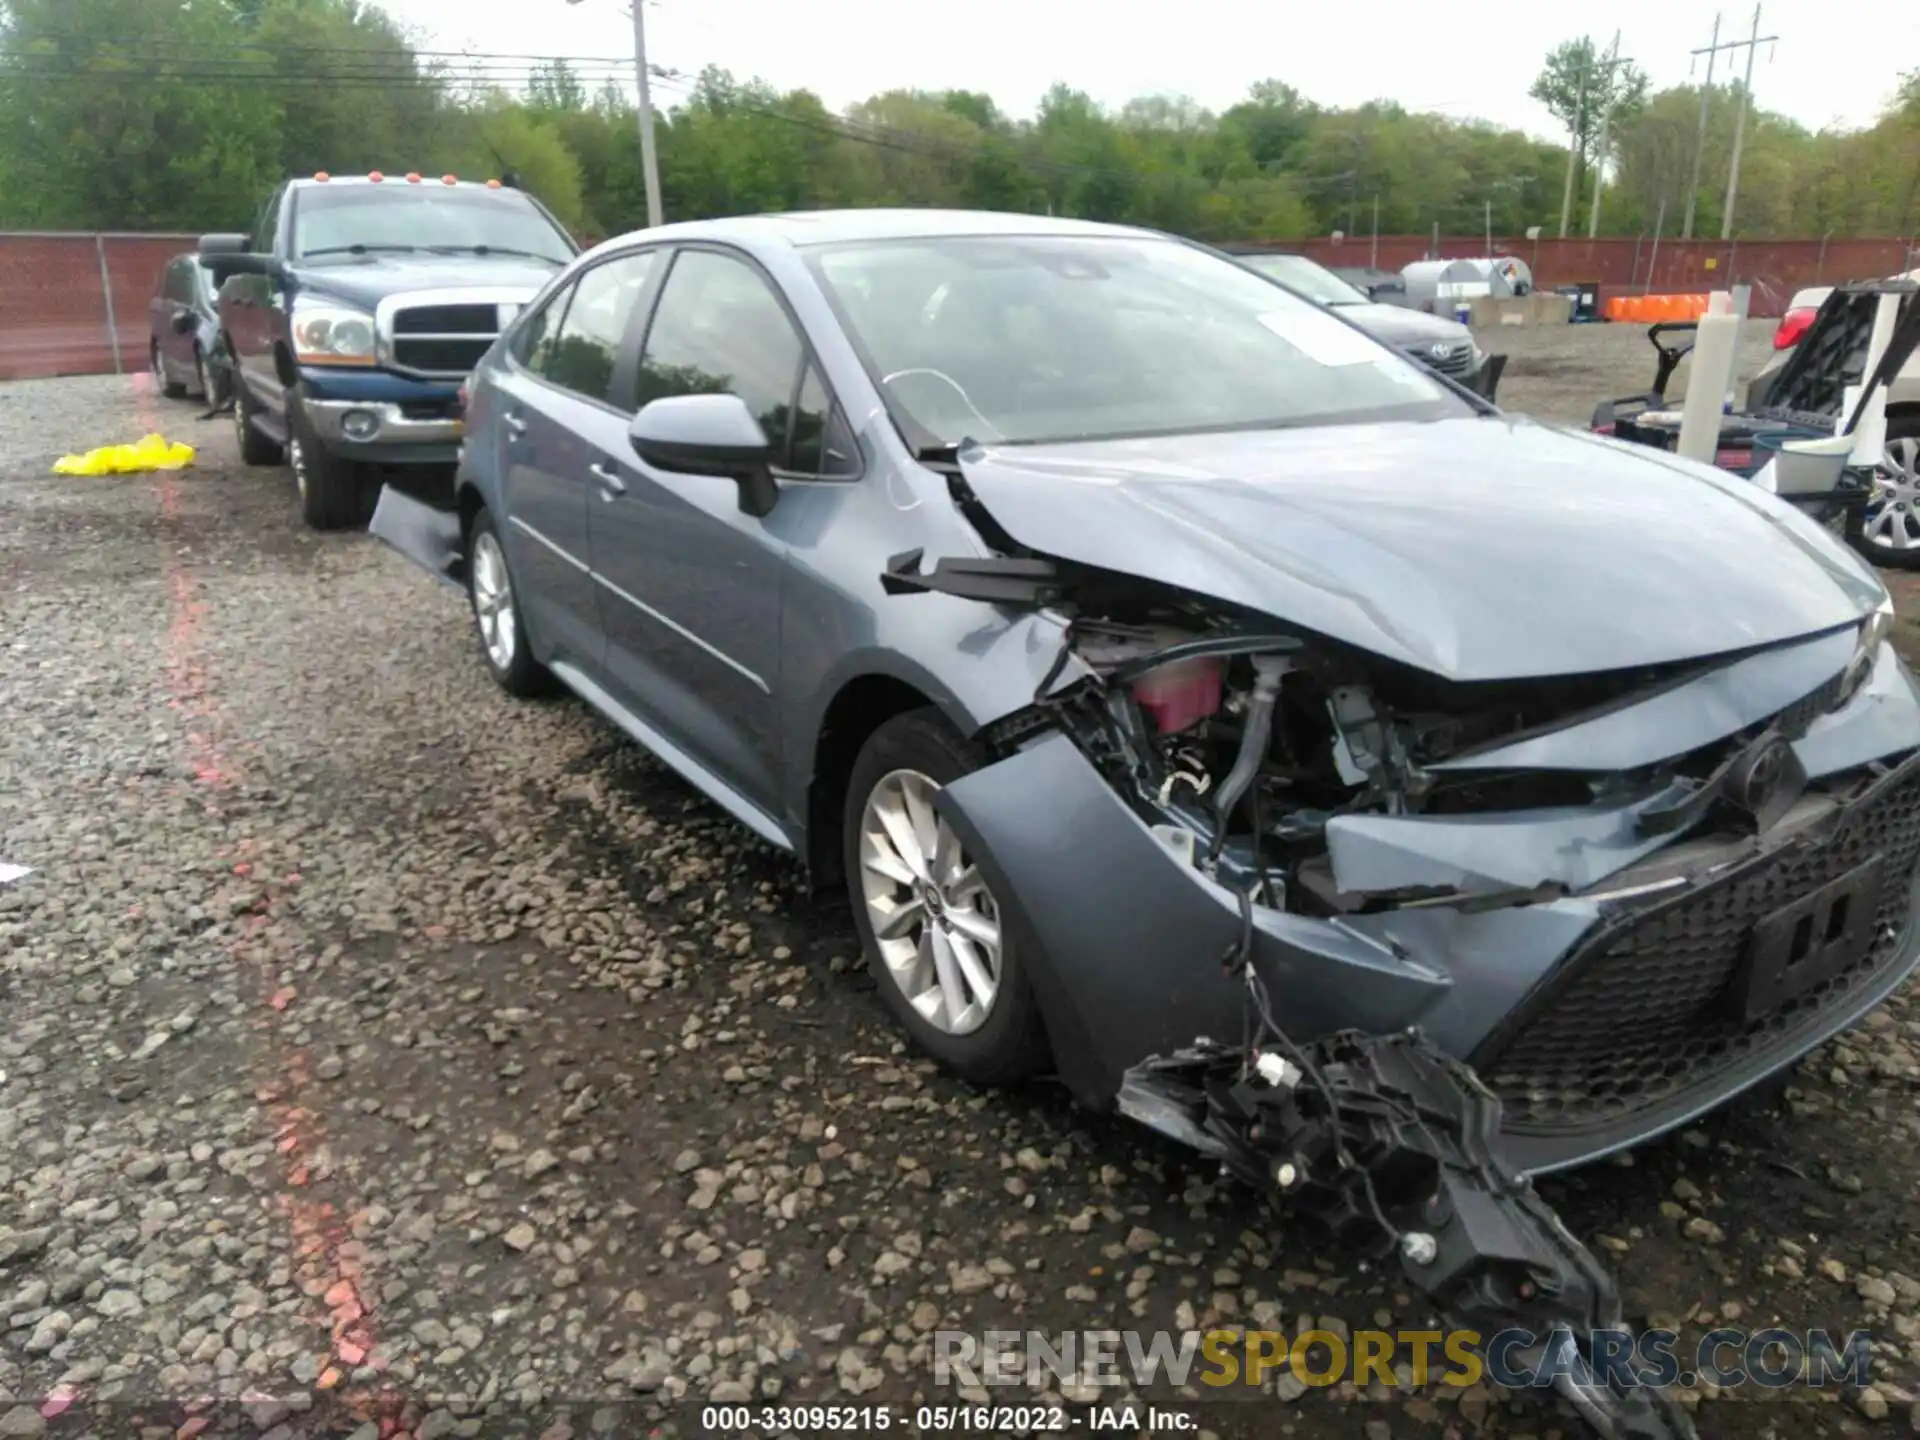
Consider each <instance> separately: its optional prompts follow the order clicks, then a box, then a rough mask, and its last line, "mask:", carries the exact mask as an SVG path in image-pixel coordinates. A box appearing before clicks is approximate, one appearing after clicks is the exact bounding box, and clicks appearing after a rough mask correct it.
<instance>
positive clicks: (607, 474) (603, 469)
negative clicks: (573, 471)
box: [587, 460, 627, 500]
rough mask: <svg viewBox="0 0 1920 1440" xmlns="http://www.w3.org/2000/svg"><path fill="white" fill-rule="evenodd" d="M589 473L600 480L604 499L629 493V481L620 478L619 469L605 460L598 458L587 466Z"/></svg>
mask: <svg viewBox="0 0 1920 1440" xmlns="http://www.w3.org/2000/svg"><path fill="white" fill-rule="evenodd" d="M587 473H588V474H589V475H591V476H593V478H594V479H596V480H598V481H599V482H600V498H601V499H602V500H614V499H617V498H619V497H620V496H622V495H624V494H626V493H627V482H626V481H624V480H622V479H621V478H620V473H619V471H617V470H615V469H614V468H613V467H612V466H611V465H608V464H607V463H605V462H604V461H600V460H596V461H595V462H594V463H593V464H591V465H589V466H588V467H587Z"/></svg>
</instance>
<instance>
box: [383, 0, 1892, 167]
mask: <svg viewBox="0 0 1920 1440" xmlns="http://www.w3.org/2000/svg"><path fill="white" fill-rule="evenodd" d="M382 3H383V4H384V5H385V6H386V8H387V9H388V11H389V12H391V13H392V14H394V15H395V16H396V17H397V18H399V19H401V20H402V21H404V22H407V23H409V24H411V25H412V26H414V27H416V29H417V31H418V33H419V36H420V38H421V40H422V43H423V44H427V45H428V47H429V48H445V49H462V48H471V49H474V50H481V51H493V52H503V53H513V54H542V55H551V54H567V55H593V56H610V57H611V56H619V55H630V54H631V53H632V25H631V22H630V20H629V19H628V18H627V15H626V13H625V6H626V3H627V0H579V3H577V4H568V3H566V0H466V3H465V4H464V5H462V6H460V7H459V9H458V11H457V12H456V11H455V7H453V6H451V5H449V4H447V3H446V0H382ZM1555 9H1556V7H1553V6H1549V5H1524V6H1523V5H1501V6H1494V5H1488V6H1474V7H1463V6H1460V5H1443V4H1438V3H1435V0H1345V3H1339V4H1300V3H1291V4H1274V3H1254V0H940V3H937V4H936V3H931V0H802V3H796V0H648V4H647V11H646V16H647V48H648V52H649V59H651V60H652V62H653V63H654V64H656V65H664V66H668V67H671V68H673V69H676V70H682V71H686V72H688V73H692V72H695V71H698V70H699V69H700V68H701V67H702V66H703V65H708V64H713V65H719V66H722V67H724V68H725V69H728V70H731V71H732V72H733V73H734V74H735V75H737V76H741V77H748V76H759V77H761V78H763V79H766V80H768V81H771V82H772V83H773V84H774V85H776V86H778V87H779V88H781V89H783V90H786V89H793V88H796V87H801V86H804V87H806V88H808V89H811V90H813V91H814V92H815V93H817V94H818V95H820V97H821V98H822V99H824V100H825V101H826V102H827V104H828V105H830V106H832V107H833V108H834V109H836V110H837V109H839V108H841V107H843V106H845V105H847V104H850V103H852V102H853V101H856V100H861V99H865V98H866V97H867V96H868V95H870V94H872V93H873V92H875V91H877V90H883V89H892V88H918V89H929V90H933V89H947V88H958V89H969V90H984V91H986V92H987V93H988V94H990V95H992V96H993V98H994V100H995V101H996V102H997V103H998V104H999V105H1000V106H1001V107H1002V108H1004V109H1006V110H1008V111H1009V112H1011V113H1013V114H1015V115H1020V116H1026V115H1030V114H1032V113H1033V109H1034V107H1035V105H1036V104H1037V102H1038V101H1039V99H1040V97H1041V95H1042V94H1044V93H1045V91H1046V90H1047V88H1048V87H1049V86H1051V85H1052V84H1053V83H1054V82H1055V81H1065V82H1066V83H1067V84H1069V85H1072V86H1074V87H1076V88H1078V89H1081V90H1085V91H1087V92H1088V93H1089V94H1091V95H1092V96H1093V97H1094V98H1095V99H1096V100H1098V101H1100V102H1101V103H1102V104H1105V105H1110V106H1117V105H1119V104H1122V103H1124V102H1125V101H1126V100H1128V99H1131V98H1132V97H1134V96H1136V95H1143V94H1167V95H1186V96H1191V97H1192V98H1193V99H1195V100H1197V101H1199V102H1200V103H1201V104H1202V105H1205V106H1207V107H1208V108H1210V109H1214V110H1221V109H1224V108H1226V107H1227V106H1229V105H1231V104H1233V103H1234V102H1235V101H1237V100H1239V99H1240V98H1241V97H1242V96H1243V95H1244V94H1245V92H1246V89H1247V87H1248V85H1250V84H1252V83H1253V82H1254V81H1256V80H1261V79H1265V78H1268V77H1272V78H1275V79H1278V80H1283V81H1285V82H1287V83H1288V84H1291V85H1293V86H1295V87H1296V88H1297V89H1299V90H1300V91H1301V92H1303V93H1304V94H1305V95H1307V96H1308V97H1309V98H1311V99H1313V100H1316V101H1319V102H1320V103H1322V104H1326V105H1338V106H1347V105H1355V104H1358V103H1360V102H1362V101H1364V100H1368V99H1372V98H1375V97H1378V96H1392V97H1393V98H1395V99H1397V100H1399V101H1400V103H1401V104H1403V105H1405V106H1406V107H1408V108H1409V109H1414V110H1434V111H1439V112H1441V113H1444V114H1447V115H1451V116H1458V117H1461V118H1467V117H1472V116H1478V117H1481V118H1484V119H1487V120H1492V121H1495V122H1497V123H1499V124H1502V125H1511V126H1516V127H1518V128H1521V129H1524V130H1528V131H1531V132H1533V133H1535V134H1537V135H1542V136H1547V135H1551V134H1553V133H1554V132H1555V130H1556V128H1557V127H1556V126H1555V125H1554V123H1553V121H1552V120H1551V119H1550V118H1549V117H1548V115H1547V114H1546V112H1545V111H1544V110H1542V109H1541V108H1540V106H1538V105H1537V104H1535V103H1534V102H1533V101H1531V100H1529V99H1528V98H1527V87H1528V86H1529V85H1530V84H1531V83H1532V81H1533V77H1534V75H1535V74H1536V73H1537V72H1538V70H1539V66H1540V61H1541V58H1542V57H1543V56H1544V55H1545V54H1546V52H1547V50H1548V49H1549V48H1551V47H1552V46H1553V45H1554V44H1556V43H1557V42H1559V41H1561V40H1564V39H1568V38H1571V37H1572V36H1574V35H1576V34H1577V33H1579V31H1578V27H1579V26H1580V25H1581V24H1582V23H1583V21H1582V20H1580V19H1575V18H1574V17H1573V16H1572V14H1570V13H1568V12H1561V13H1562V14H1563V15H1564V16H1565V18H1563V19H1555V18H1552V17H1553V15H1554V12H1555ZM1569 9H1570V10H1571V9H1572V7H1569ZM1582 10H1583V12H1584V15H1585V16H1586V17H1590V18H1586V19H1585V20H1584V23H1585V25H1586V28H1587V29H1588V30H1589V31H1590V32H1592V33H1593V34H1594V35H1595V36H1596V38H1597V39H1598V41H1599V43H1600V44H1601V45H1602V46H1603V47H1604V45H1605V44H1606V42H1607V41H1608V40H1609V39H1611V37H1612V32H1613V29H1614V27H1616V26H1617V27H1619V29H1620V31H1621V52H1622V53H1623V54H1625V55H1627V56H1629V57H1631V58H1632V59H1633V60H1635V61H1636V62H1637V63H1638V64H1639V65H1640V66H1641V67H1642V68H1643V69H1644V70H1646V71H1647V72H1648V74H1649V76H1650V77H1651V79H1652V83H1653V85H1654V88H1656V89H1658V88H1660V87H1661V86H1664V85H1671V84H1678V83H1681V82H1684V81H1685V80H1686V79H1687V77H1688V66H1689V64H1690V63H1692V62H1691V57H1690V56H1689V54H1688V52H1689V51H1690V50H1691V49H1693V48H1694V47H1696V46H1704V45H1705V44H1706V43H1707V41H1708V39H1709V36H1710V34H1711V31H1712V28H1713V19H1714V14H1715V11H1716V0H1605V3H1602V4H1598V5H1594V6H1591V7H1590V8H1589V7H1582ZM456 15H457V18H456ZM1752 19H1753V11H1752V10H1751V9H1740V10H1729V11H1727V12H1725V16H1724V19H1723V22H1722V25H1721V39H1722V40H1726V39H1729V38H1733V37H1734V34H1735V32H1737V33H1738V35H1739V36H1740V37H1744V36H1746V35H1747V34H1748V33H1749V31H1750V27H1751V24H1752ZM1760 33H1761V34H1762V35H1772V34H1777V35H1778V36H1779V37H1780V41H1779V43H1778V44H1777V45H1774V46H1766V45H1763V46H1761V47H1760V52H1759V57H1758V59H1757V61H1756V62H1755V67H1754V93H1755V95H1756V96H1757V98H1758V99H1759V102H1760V103H1761V104H1762V105H1764V106H1766V107H1768V108H1769V109H1775V110H1780V111H1784V112H1786V113H1787V114H1789V115H1792V116H1794V117H1795V118H1796V119H1798V120H1800V121H1802V122H1803V123H1805V124H1807V125H1809V126H1812V127H1815V128H1819V127H1820V126H1823V125H1848V126H1854V125H1866V124H1870V123H1872V121H1873V120H1874V118H1875V117H1876V115H1877V114H1878V113H1879V111H1880V109H1881V107H1882V106H1883V105H1884V104H1885V103H1886V101H1887V100H1888V98H1889V97H1890V96H1891V95H1892V93H1893V89H1894V87H1895V85H1896V84H1897V83H1898V79H1899V74H1898V72H1899V69H1900V67H1901V66H1903V65H1920V4H1917V3H1915V0H1769V3H1767V4H1766V6H1765V8H1764V10H1763V12H1762V14H1761V32H1760ZM1700 63H1701V64H1702V66H1703V67H1704V58H1703V60H1702V61H1701V62H1700ZM1745 63H1746V61H1745V52H1744V51H1738V52H1733V54H1732V55H1731V56H1729V55H1728V54H1724V53H1723V54H1722V55H1721V56H1720V60H1719V69H1718V70H1717V71H1716V78H1720V77H1724V76H1725V75H1726V74H1727V73H1728V66H1729V64H1732V65H1733V66H1735V67H1739V68H1744V66H1745ZM659 99H660V102H661V103H663V104H667V105H671V104H672V103H673V102H674V99H675V96H674V95H673V94H672V93H671V92H667V93H662V94H661V95H660V97H659Z"/></svg>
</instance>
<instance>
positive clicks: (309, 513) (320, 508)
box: [287, 396, 380, 530]
mask: <svg viewBox="0 0 1920 1440" xmlns="http://www.w3.org/2000/svg"><path fill="white" fill-rule="evenodd" d="M287 434H288V437H289V440H288V444H287V463H288V464H290V465H291V466H292V467H293V480H294V484H295V485H297V486H299V488H300V513H301V514H302V515H303V516H305V517H306V521H307V524H309V525H311V526H312V527H313V528H314V529H316V530H349V529H361V528H364V527H365V526H366V523H367V522H368V521H369V520H371V519H372V518H373V507H374V505H375V504H376V503H377V502H378V501H379V499H380V482H379V480H378V479H376V478H375V477H374V475H373V473H372V472H371V471H370V470H369V469H368V468H367V467H366V466H364V465H358V464H355V463H354V462H353V461H351V460H343V459H341V458H340V457H339V456H338V455H335V454H333V453H332V452H331V451H330V450H328V449H327V447H326V445H325V444H324V443H323V442H322V441H321V440H320V438H319V437H318V436H317V435H315V434H314V433H313V426H312V425H311V424H309V423H308V421H307V416H306V412H305V411H304V410H302V409H301V408H300V402H299V400H298V399H296V398H294V397H292V396H289V397H288V399H287Z"/></svg>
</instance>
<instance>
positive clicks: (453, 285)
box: [296, 253, 560, 310]
mask: <svg viewBox="0 0 1920 1440" xmlns="http://www.w3.org/2000/svg"><path fill="white" fill-rule="evenodd" d="M296 267H297V269H298V272H299V276H300V286H301V288H302V289H304V290H311V291H313V292H314V293H316V294H324V295H330V296H332V297H334V298H335V299H339V300H345V301H347V302H348V303H349V304H351V305H357V306H360V307H361V308H362V309H366V310H372V309H373V307H374V306H375V305H377V304H379V303H380V301H382V300H384V299H385V298H386V297H387V296H389V295H399V294H403V293H405V292H407V291H412V290H466V289H485V290H491V289H495V288H502V289H520V290H524V291H526V293H527V297H528V298H529V299H531V298H532V297H533V295H534V293H535V292H536V291H538V290H539V289H540V288H541V287H542V286H543V285H545V284H546V283H547V282H548V281H549V280H551V279H552V278H553V277H554V276H555V275H558V274H559V273H560V267H559V266H558V265H543V264H541V263H540V262H539V261H538V260H523V259H520V258H518V257H516V256H512V255H502V256H498V257H493V256H481V255H383V254H379V253H375V254H372V255H361V256H350V255H341V256H332V255H329V256H325V257H323V258H321V259H317V260H301V261H298V262H296Z"/></svg>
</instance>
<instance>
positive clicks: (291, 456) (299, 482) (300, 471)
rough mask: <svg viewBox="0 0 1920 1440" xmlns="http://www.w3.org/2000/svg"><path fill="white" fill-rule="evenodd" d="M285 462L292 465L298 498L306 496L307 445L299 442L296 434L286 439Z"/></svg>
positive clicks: (302, 498)
mask: <svg viewBox="0 0 1920 1440" xmlns="http://www.w3.org/2000/svg"><path fill="white" fill-rule="evenodd" d="M287 463H288V464H289V465H291V466H292V467H293V483H294V484H295V485H296V486H297V487H299V490H300V499H301V501H302V502H303V503H304V502H305V500H306V498H307V447H306V446H304V445H302V444H301V443H300V437H299V436H298V435H295V436H292V437H291V438H289V439H288V441H287Z"/></svg>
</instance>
